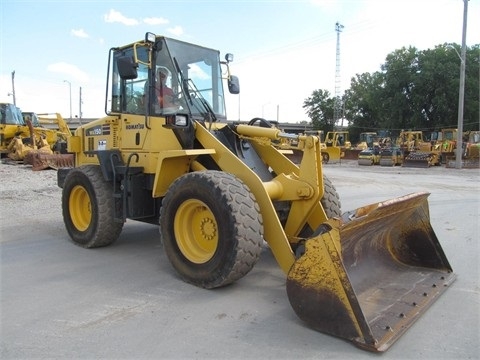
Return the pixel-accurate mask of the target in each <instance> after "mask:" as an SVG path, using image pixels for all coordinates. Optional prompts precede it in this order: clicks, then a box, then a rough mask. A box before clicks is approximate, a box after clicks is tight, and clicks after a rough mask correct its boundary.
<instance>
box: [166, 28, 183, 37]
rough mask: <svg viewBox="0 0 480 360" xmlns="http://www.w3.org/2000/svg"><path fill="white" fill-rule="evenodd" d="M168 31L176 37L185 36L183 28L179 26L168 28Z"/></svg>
mask: <svg viewBox="0 0 480 360" xmlns="http://www.w3.org/2000/svg"><path fill="white" fill-rule="evenodd" d="M167 31H168V32H169V33H170V34H173V35H176V36H180V35H183V28H182V27H181V26H178V25H177V26H175V27H171V28H168V29H167Z"/></svg>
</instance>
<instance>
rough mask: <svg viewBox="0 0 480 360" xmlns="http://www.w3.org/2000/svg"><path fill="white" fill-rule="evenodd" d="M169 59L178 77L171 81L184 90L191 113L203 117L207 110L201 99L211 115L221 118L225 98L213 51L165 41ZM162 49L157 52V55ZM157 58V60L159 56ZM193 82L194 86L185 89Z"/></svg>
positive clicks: (178, 42) (216, 57)
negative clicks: (173, 64) (178, 72)
mask: <svg viewBox="0 0 480 360" xmlns="http://www.w3.org/2000/svg"><path fill="white" fill-rule="evenodd" d="M165 42H166V44H167V48H168V52H169V55H170V57H171V59H172V60H173V61H174V63H176V64H175V65H176V66H177V65H178V69H179V70H180V72H181V74H178V75H179V78H178V79H174V80H173V82H174V83H175V82H177V81H178V83H180V84H182V81H184V83H183V87H182V90H183V91H187V89H188V94H186V97H187V105H188V106H189V108H190V111H191V112H192V113H193V114H200V115H203V114H204V113H205V112H207V111H208V109H206V106H205V104H202V103H203V100H205V101H206V102H207V103H208V106H209V107H210V108H211V110H212V111H213V112H214V114H215V117H216V118H218V119H219V120H220V119H225V118H226V114H225V99H224V96H223V85H222V73H221V68H220V58H219V53H218V51H216V50H212V49H207V48H204V47H201V46H197V45H193V44H187V43H183V42H180V41H177V40H173V39H165ZM161 51H162V50H160V52H161ZM159 55H160V56H159V57H157V64H158V63H159V61H158V59H160V58H161V57H162V56H161V54H159ZM187 83H193V85H194V86H187Z"/></svg>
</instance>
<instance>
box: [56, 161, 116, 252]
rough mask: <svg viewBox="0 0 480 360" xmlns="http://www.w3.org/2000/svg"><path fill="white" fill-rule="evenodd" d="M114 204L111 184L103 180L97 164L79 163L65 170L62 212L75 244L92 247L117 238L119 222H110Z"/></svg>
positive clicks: (112, 219)
mask: <svg viewBox="0 0 480 360" xmlns="http://www.w3.org/2000/svg"><path fill="white" fill-rule="evenodd" d="M115 206H120V202H119V200H116V199H114V197H113V188H112V184H111V183H108V182H106V181H105V180H104V178H103V175H102V172H101V170H100V167H99V166H95V165H88V166H82V167H78V168H74V169H72V170H71V171H70V172H69V173H68V175H67V177H66V178H65V184H64V186H63V192H62V213H63V221H64V223H65V227H66V229H67V231H68V234H69V235H70V238H71V239H72V241H73V242H74V243H75V244H77V245H80V246H82V247H85V248H96V247H101V246H107V245H110V244H112V243H113V242H114V241H115V240H117V238H118V237H119V236H120V233H121V232H122V228H123V222H115V221H114V210H115V208H114V207H115ZM81 208H83V209H81Z"/></svg>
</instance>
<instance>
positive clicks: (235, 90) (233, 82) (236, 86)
mask: <svg viewBox="0 0 480 360" xmlns="http://www.w3.org/2000/svg"><path fill="white" fill-rule="evenodd" d="M228 91H230V94H240V81H239V80H238V77H236V76H235V75H231V76H230V78H229V79H228Z"/></svg>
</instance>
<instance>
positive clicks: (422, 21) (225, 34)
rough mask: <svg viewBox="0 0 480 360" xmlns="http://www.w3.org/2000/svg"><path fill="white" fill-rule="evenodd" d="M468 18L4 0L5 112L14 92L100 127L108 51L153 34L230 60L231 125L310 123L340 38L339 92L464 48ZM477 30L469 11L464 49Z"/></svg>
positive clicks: (442, 11) (459, 8) (400, 2)
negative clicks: (308, 107)
mask: <svg viewBox="0 0 480 360" xmlns="http://www.w3.org/2000/svg"><path fill="white" fill-rule="evenodd" d="M463 14H464V2H463V1H462V0H388V1H387V0H311V1H302V0H291V1H282V0H276V1H273V0H272V1H269V0H257V1H249V0H243V1H241V0H237V1H235V0H231V1H229V0H223V1H221V0H217V1H215V0H210V1H209V0H190V1H188V0H185V1H182V0H175V1H169V0H156V1H154V0H136V1H122V0H116V1H101V0H63V1H62V0H50V1H43V0H0V34H1V38H0V102H9V103H13V96H12V93H13V87H14V88H15V100H16V104H17V106H18V107H20V108H21V109H22V111H33V112H37V113H55V112H59V113H61V114H62V116H63V117H64V118H67V119H68V118H69V117H70V107H71V109H72V111H71V114H72V117H77V116H79V114H80V109H81V111H82V118H99V117H102V116H104V115H105V110H104V109H105V86H106V74H107V61H108V52H109V49H110V48H112V47H117V46H122V45H126V44H129V43H132V42H134V41H137V40H142V39H143V38H144V35H145V32H147V31H150V32H153V33H155V34H157V35H164V36H167V37H171V38H175V39H178V40H182V41H187V42H190V43H195V44H198V45H202V46H205V47H209V48H213V49H217V50H219V51H220V53H221V57H222V59H223V56H224V55H225V53H227V52H229V53H233V54H234V61H233V62H232V63H231V64H230V69H231V72H232V74H234V75H236V76H238V77H239V79H240V89H241V90H240V95H232V94H228V91H226V92H227V96H226V102H227V115H228V119H229V120H250V119H252V118H254V117H264V118H266V119H269V120H278V121H280V122H292V123H296V122H300V121H304V120H307V121H310V119H308V116H307V115H306V113H305V109H304V108H303V107H302V105H303V102H304V100H305V99H306V98H308V97H310V96H311V95H312V93H313V91H314V90H318V89H322V90H328V91H329V92H330V94H332V96H333V95H334V94H335V90H336V86H335V85H336V79H337V77H336V75H337V37H338V38H339V43H340V47H339V53H340V56H339V65H340V66H339V73H338V74H339V77H338V78H339V79H340V81H341V82H340V84H341V85H340V89H339V90H340V91H341V93H343V91H344V90H346V89H348V88H349V87H350V80H351V78H352V77H355V76H356V75H357V74H362V73H366V72H369V73H373V72H375V71H379V70H380V67H381V65H382V64H383V63H384V62H385V58H386V56H387V55H388V54H390V53H392V52H393V51H395V50H397V49H401V48H402V47H409V46H414V47H416V48H417V49H419V50H426V49H433V48H434V47H435V46H436V45H440V44H444V43H456V44H459V45H460V44H461V43H462V29H463ZM479 20H480V0H470V1H469V2H468V19H467V36H466V43H467V46H472V45H475V44H480V21H479ZM337 22H338V23H339V24H340V25H342V26H343V28H342V29H341V32H337V31H336V25H335V24H336V23H337ZM452 51H454V50H453V49H452ZM467 66H468V64H467ZM13 72H14V76H13V79H12V73H13ZM459 72H460V59H459ZM70 93H71V96H70ZM80 93H81V96H80ZM70 99H71V100H70ZM80 99H81V101H82V103H81V106H80Z"/></svg>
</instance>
